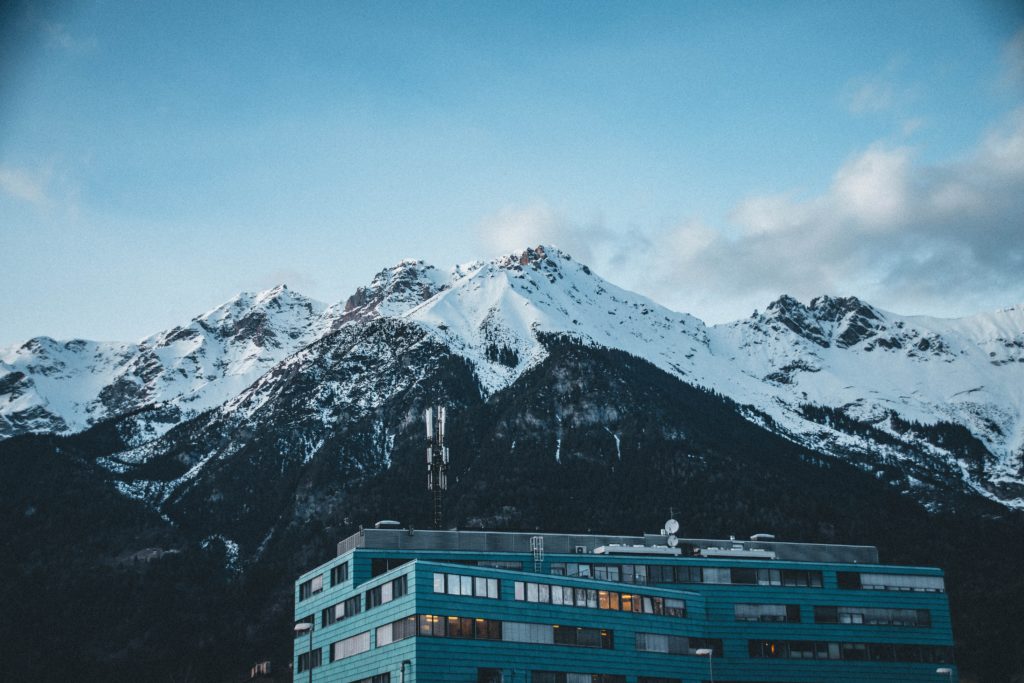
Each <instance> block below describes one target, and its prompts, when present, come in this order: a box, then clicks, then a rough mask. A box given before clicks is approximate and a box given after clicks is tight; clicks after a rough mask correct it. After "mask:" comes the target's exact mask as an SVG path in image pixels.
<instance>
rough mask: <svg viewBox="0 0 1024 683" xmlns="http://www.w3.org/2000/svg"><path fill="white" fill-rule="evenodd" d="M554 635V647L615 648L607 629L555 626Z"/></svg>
mask: <svg viewBox="0 0 1024 683" xmlns="http://www.w3.org/2000/svg"><path fill="white" fill-rule="evenodd" d="M554 634H555V635H554V639H555V645H575V646H577V647H600V648H604V649H606V650H611V649H613V648H614V646H615V644H614V637H613V634H612V632H611V631H609V630H607V629H601V628H586V627H583V626H559V625H556V626H555V627H554Z"/></svg>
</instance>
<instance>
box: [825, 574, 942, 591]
mask: <svg viewBox="0 0 1024 683" xmlns="http://www.w3.org/2000/svg"><path fill="white" fill-rule="evenodd" d="M836 583H837V584H838V585H839V587H840V588H846V589H857V588H861V589H864V590H876V591H924V592H932V593H942V592H943V591H945V590H946V585H945V582H944V581H943V579H942V577H941V576H923V575H918V574H869V573H858V572H836Z"/></svg>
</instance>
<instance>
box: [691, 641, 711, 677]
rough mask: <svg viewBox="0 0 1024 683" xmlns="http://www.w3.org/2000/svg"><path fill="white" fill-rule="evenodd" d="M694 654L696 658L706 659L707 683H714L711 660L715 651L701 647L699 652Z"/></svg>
mask: <svg viewBox="0 0 1024 683" xmlns="http://www.w3.org/2000/svg"><path fill="white" fill-rule="evenodd" d="M694 654H696V655H697V656H698V657H707V658H708V681H709V683H715V669H714V667H713V666H712V664H711V659H712V658H713V657H714V655H715V651H714V650H712V649H711V648H709V647H702V648H700V649H699V650H697V652H695V653H694Z"/></svg>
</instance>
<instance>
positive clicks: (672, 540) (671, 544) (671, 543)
mask: <svg viewBox="0 0 1024 683" xmlns="http://www.w3.org/2000/svg"><path fill="white" fill-rule="evenodd" d="M677 545H679V539H678V538H676V535H675V534H669V536H668V547H669V548H675V547H676V546H677Z"/></svg>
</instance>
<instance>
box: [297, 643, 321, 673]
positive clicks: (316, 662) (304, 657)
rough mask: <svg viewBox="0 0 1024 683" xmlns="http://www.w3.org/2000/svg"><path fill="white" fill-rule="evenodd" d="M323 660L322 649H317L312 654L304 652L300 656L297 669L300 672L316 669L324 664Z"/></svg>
mask: <svg viewBox="0 0 1024 683" xmlns="http://www.w3.org/2000/svg"><path fill="white" fill-rule="evenodd" d="M322 659H323V654H322V651H321V650H320V648H317V649H315V650H313V651H312V652H303V653H302V654H300V655H299V662H298V666H297V667H296V669H297V670H298V671H300V672H302V671H309V670H310V669H315V668H317V667H318V666H320V665H321V664H323V661H322Z"/></svg>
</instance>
